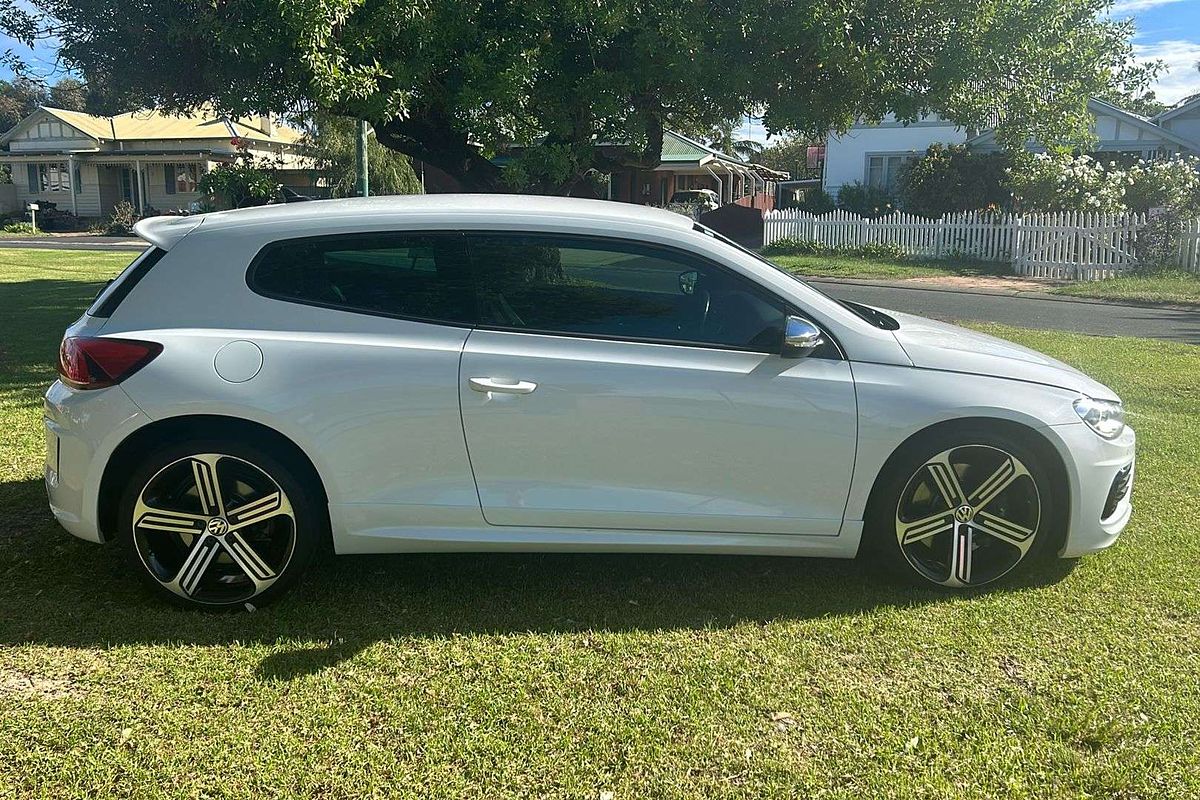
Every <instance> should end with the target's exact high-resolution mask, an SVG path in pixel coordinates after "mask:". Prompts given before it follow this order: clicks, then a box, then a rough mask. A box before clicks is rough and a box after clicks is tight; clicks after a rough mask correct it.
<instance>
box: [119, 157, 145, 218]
mask: <svg viewBox="0 0 1200 800" xmlns="http://www.w3.org/2000/svg"><path fill="white" fill-rule="evenodd" d="M139 192H140V187H139V186H138V179H137V173H136V172H135V171H134V170H132V169H129V168H128V167H122V168H121V199H122V200H124V201H126V202H128V203H131V204H132V205H133V207H134V208H140V207H141V206H140V203H139V201H138V197H139Z"/></svg>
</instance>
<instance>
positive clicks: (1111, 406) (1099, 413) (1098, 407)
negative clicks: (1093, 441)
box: [1072, 396, 1125, 439]
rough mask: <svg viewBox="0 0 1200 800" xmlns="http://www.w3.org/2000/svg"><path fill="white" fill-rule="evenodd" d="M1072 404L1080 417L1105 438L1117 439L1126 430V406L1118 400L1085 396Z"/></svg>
mask: <svg viewBox="0 0 1200 800" xmlns="http://www.w3.org/2000/svg"><path fill="white" fill-rule="evenodd" d="M1072 405H1074V406H1075V413H1076V414H1078V415H1079V418H1080V419H1081V420H1083V421H1084V423H1085V424H1086V425H1087V426H1088V427H1089V428H1091V429H1092V430H1094V431H1095V432H1096V433H1098V434H1100V435H1101V436H1103V437H1104V438H1105V439H1115V438H1117V437H1118V436H1120V435H1121V431H1123V430H1125V408H1124V407H1123V406H1122V405H1121V404H1120V402H1118V401H1115V400H1093V399H1092V398H1090V397H1086V396H1085V397H1081V398H1079V399H1078V400H1076V401H1075V402H1074V403H1073V404H1072Z"/></svg>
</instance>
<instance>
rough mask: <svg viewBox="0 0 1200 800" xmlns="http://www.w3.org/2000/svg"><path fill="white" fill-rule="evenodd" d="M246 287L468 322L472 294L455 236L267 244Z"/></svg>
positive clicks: (270, 293)
mask: <svg viewBox="0 0 1200 800" xmlns="http://www.w3.org/2000/svg"><path fill="white" fill-rule="evenodd" d="M248 281H249V283H250V288H251V289H253V290H254V291H256V292H258V293H259V294H264V295H266V296H268V297H273V298H276V299H279V300H291V301H294V302H298V303H308V304H312V305H319V306H326V307H331V308H338V309H344V310H346V311H361V312H365V313H370V314H384V315H389V316H399V317H415V318H418V319H428V320H433V321H437V322H458V323H467V324H470V323H472V322H473V321H474V318H475V313H474V311H475V306H474V288H473V285H472V281H471V278H470V269H469V266H468V264H467V260H466V252H465V245H464V242H463V237H462V235H461V234H454V233H446V234H358V235H353V236H332V237H322V238H314V239H295V240H291V241H285V242H275V243H274V244H271V245H268V246H267V247H266V248H264V249H263V251H262V253H260V254H259V256H258V258H257V259H256V260H255V263H254V265H253V266H252V267H251V269H250V274H249V276H248Z"/></svg>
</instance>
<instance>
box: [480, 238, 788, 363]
mask: <svg viewBox="0 0 1200 800" xmlns="http://www.w3.org/2000/svg"><path fill="white" fill-rule="evenodd" d="M464 233H465V234H466V242H467V255H468V260H469V261H470V263H471V268H472V272H473V273H474V275H475V290H476V295H475V296H476V299H477V300H478V299H479V297H480V295H479V289H480V288H481V283H480V281H479V278H478V270H477V269H476V268H475V255H474V253H473V252H472V249H471V244H472V242H471V239H472V237H473V236H479V237H485V236H509V237H514V238H524V239H530V238H535V239H537V238H544V239H548V240H557V241H565V240H573V241H577V242H581V243H584V244H585V245H586V244H593V243H594V244H601V245H603V244H604V243H609V244H619V245H623V246H624V247H626V248H630V247H633V248H639V249H641V250H643V251H651V252H652V253H653V252H660V253H661V252H665V253H667V254H669V255H674V256H675V257H676V258H677V259H679V260H684V261H692V262H695V265H694V267H693V268H695V269H699V268H701V267H706V268H712V269H716V270H717V271H719V272H723V273H725V275H727V276H728V277H730V278H732V279H733V280H734V281H736V282H738V283H740V284H742V285H743V286H744V287H745V288H746V289H747V291H748V292H749V293H751V294H753V295H755V296H757V297H758V298H759V299H762V300H764V301H765V302H767V303H770V304H771V305H773V306H776V307H778V308H779V309H780V310H781V311H782V313H783V316H784V317H785V319H786V317H788V316H790V315H799V316H804V317H806V318H807V315H806V314H804V312H802V311H800V310H798V309H797V308H796V307H795V305H794V304H792V303H790V302H788V301H787V300H786V299H784V298H782V297H780V296H779V295H777V294H776V293H775V292H772V291H771V290H770V289H768V288H767V287H765V286H763V285H762V284H760V283H758V282H757V281H754V280H752V279H750V278H748V277H746V276H745V275H742V274H741V273H739V272H738V271H737V270H734V269H731V268H730V267H728V266H726V265H724V264H722V263H720V262H718V261H715V260H713V259H711V258H708V257H707V256H705V255H702V254H700V253H697V252H695V251H692V250H686V249H683V248H680V247H675V246H672V245H664V244H659V243H657V242H646V241H642V240H640V239H630V238H626V237H621V236H594V235H590V234H586V233H567V232H563V233H556V232H553V231H513V230H485V229H478V230H467V231H464ZM681 271H686V269H685V270H681ZM481 319H482V314H480V313H478V311H477V313H476V323H475V328H477V329H478V330H484V331H499V332H503V333H523V334H529V335H531V336H557V337H562V338H567V339H582V340H596V341H603V342H631V343H634V344H653V345H668V346H671V347H694V348H697V349H700V350H723V351H727V352H735V353H758V354H761V355H776V356H777V355H780V353H781V352H782V349H783V348H782V346H783V342H782V339H781V340H780V348H779V350H763V349H761V348H757V347H737V346H734V345H725V344H718V343H715V342H698V341H692V340H688V339H659V338H652V337H648V336H621V335H619V334H602V333H579V332H578V331H556V330H547V329H542V328H521V327H516V326H512V325H497V324H492V323H484V322H482V321H481Z"/></svg>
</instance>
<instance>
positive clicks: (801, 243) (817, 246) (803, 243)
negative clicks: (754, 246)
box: [760, 236, 829, 256]
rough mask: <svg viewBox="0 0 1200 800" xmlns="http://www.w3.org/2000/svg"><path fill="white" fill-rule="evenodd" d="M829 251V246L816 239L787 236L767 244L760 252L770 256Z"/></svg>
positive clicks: (815, 253)
mask: <svg viewBox="0 0 1200 800" xmlns="http://www.w3.org/2000/svg"><path fill="white" fill-rule="evenodd" d="M828 251H829V248H827V247H826V246H825V245H823V244H821V243H820V242H818V241H816V240H813V239H795V238H792V237H790V236H785V237H784V238H782V239H776V240H775V241H773V242H771V243H770V244H769V245H766V246H765V247H763V248H762V250H761V251H760V252H762V254H763V255H768V256H811V255H818V254H820V253H826V252H828Z"/></svg>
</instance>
